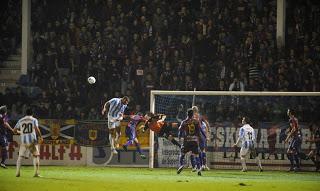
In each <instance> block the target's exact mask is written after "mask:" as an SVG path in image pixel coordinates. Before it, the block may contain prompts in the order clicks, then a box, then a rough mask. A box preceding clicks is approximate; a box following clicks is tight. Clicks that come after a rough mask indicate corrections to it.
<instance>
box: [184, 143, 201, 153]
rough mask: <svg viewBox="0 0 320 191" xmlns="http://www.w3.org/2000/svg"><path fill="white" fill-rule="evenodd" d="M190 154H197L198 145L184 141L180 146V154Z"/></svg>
mask: <svg viewBox="0 0 320 191" xmlns="http://www.w3.org/2000/svg"><path fill="white" fill-rule="evenodd" d="M190 151H191V152H192V153H193V154H199V152H200V151H199V144H198V142H197V141H185V142H183V144H182V146H181V152H182V153H187V152H190Z"/></svg>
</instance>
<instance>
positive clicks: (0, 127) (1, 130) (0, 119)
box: [0, 114, 8, 135]
mask: <svg viewBox="0 0 320 191" xmlns="http://www.w3.org/2000/svg"><path fill="white" fill-rule="evenodd" d="M7 121H8V118H7V116H6V115H2V114H0V135H7V129H6V127H5V126H4V124H5V123H6V122H7Z"/></svg>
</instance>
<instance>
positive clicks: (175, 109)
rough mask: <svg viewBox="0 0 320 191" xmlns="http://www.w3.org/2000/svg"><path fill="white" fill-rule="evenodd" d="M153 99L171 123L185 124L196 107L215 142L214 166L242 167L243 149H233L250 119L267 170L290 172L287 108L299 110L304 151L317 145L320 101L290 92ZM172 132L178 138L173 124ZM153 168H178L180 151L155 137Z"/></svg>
mask: <svg viewBox="0 0 320 191" xmlns="http://www.w3.org/2000/svg"><path fill="white" fill-rule="evenodd" d="M173 94H174V92H173V93H172V94H170V93H169V94H164V95H163V94H161V95H157V94H155V96H154V111H155V113H162V114H166V115H167V119H166V120H167V122H168V123H169V124H172V123H180V122H181V120H183V119H184V118H185V117H186V110H187V109H188V108H190V107H191V106H192V105H193V104H194V105H196V106H198V107H199V109H200V113H201V114H202V115H203V117H204V118H206V119H207V120H208V122H209V124H210V131H211V133H210V141H209V142H208V148H207V161H208V165H209V166H210V167H211V168H228V169H234V168H240V159H239V150H238V149H234V148H233V144H234V143H235V142H236V139H237V137H238V132H239V128H240V127H241V121H240V118H241V117H242V116H248V117H249V118H250V119H251V121H252V125H253V127H254V129H255V131H256V134H257V152H258V154H259V157H260V158H261V159H262V164H263V165H264V167H265V168H266V169H268V168H269V169H286V168H288V167H289V161H288V160H287V157H286V154H285V153H286V149H287V146H288V145H287V144H285V143H284V139H285V137H286V135H285V130H286V129H287V128H288V125H289V124H288V117H287V115H286V112H287V109H288V108H291V109H293V110H295V112H296V117H297V118H298V120H299V125H300V128H301V130H302V134H303V143H302V145H301V152H303V153H305V154H307V153H308V152H309V151H310V150H311V149H314V147H315V145H314V144H312V143H310V142H307V141H306V140H307V139H308V138H309V137H310V136H312V129H313V128H314V127H315V126H318V125H320V123H319V120H320V110H319V108H320V97H319V95H318V94H317V96H314V94H313V95H312V96H310V95H309V96H308V95H299V96H292V95H290V94H288V95H286V96H284V95H282V96H262V95H260V96H252V95H250V96H248V95H237V96H235V95H195V96H194V95H192V94H190V95H173ZM172 129H173V134H175V135H177V131H178V129H177V127H176V126H174V127H173V128H172ZM154 141H155V149H154V167H177V166H178V156H179V148H177V147H176V146H174V145H172V144H171V143H170V142H169V141H168V140H166V139H164V138H161V137H156V136H155V139H154ZM247 165H248V166H249V168H250V167H251V168H256V167H255V161H254V160H253V159H250V158H248V159H247ZM302 167H304V168H312V163H311V162H310V161H304V160H302Z"/></svg>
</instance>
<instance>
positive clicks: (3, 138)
mask: <svg viewBox="0 0 320 191" xmlns="http://www.w3.org/2000/svg"><path fill="white" fill-rule="evenodd" d="M6 129H9V130H10V131H12V132H13V129H12V128H11V126H10V125H9V123H8V116H7V107H6V106H1V107H0V146H1V163H0V166H1V167H2V168H7V166H6V163H5V162H6V159H7V158H8V138H7V130H6Z"/></svg>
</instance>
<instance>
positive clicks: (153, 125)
mask: <svg viewBox="0 0 320 191" xmlns="http://www.w3.org/2000/svg"><path fill="white" fill-rule="evenodd" d="M164 123H165V122H164V121H162V120H157V121H154V120H151V121H150V122H148V127H149V128H150V129H151V130H152V131H154V132H155V133H160V131H161V128H162V127H163V125H164Z"/></svg>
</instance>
